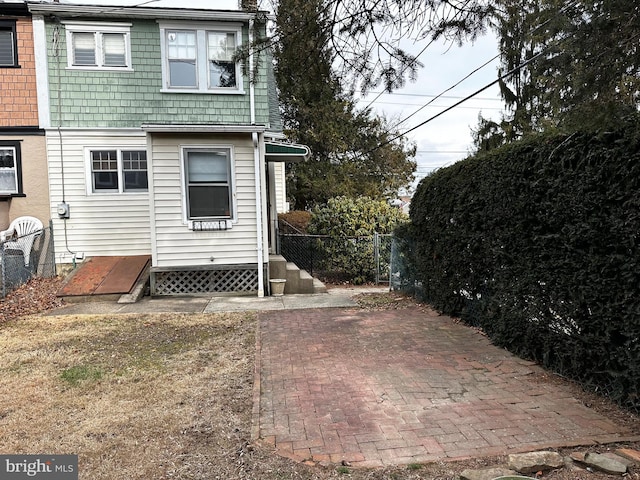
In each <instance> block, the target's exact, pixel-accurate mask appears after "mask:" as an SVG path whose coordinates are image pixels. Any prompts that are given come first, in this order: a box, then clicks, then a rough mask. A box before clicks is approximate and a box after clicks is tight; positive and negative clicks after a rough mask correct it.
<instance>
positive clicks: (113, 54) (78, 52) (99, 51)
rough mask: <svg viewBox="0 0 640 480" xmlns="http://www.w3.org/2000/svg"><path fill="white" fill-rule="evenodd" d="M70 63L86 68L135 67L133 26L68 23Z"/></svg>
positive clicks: (121, 68) (75, 66) (119, 68)
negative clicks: (132, 59)
mask: <svg viewBox="0 0 640 480" xmlns="http://www.w3.org/2000/svg"><path fill="white" fill-rule="evenodd" d="M65 27H66V30H67V65H68V67H69V68H82V69H108V70H126V69H131V67H132V65H131V45H130V25H128V24H82V23H67V24H65Z"/></svg>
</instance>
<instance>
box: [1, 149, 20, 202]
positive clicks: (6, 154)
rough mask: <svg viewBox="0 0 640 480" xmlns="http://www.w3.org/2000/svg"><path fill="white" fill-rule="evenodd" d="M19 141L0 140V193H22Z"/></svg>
mask: <svg viewBox="0 0 640 480" xmlns="http://www.w3.org/2000/svg"><path fill="white" fill-rule="evenodd" d="M21 190H22V172H21V162H20V142H13V141H9V142H5V141H3V142H0V195H4V196H6V195H18V194H21V193H22V191H21Z"/></svg>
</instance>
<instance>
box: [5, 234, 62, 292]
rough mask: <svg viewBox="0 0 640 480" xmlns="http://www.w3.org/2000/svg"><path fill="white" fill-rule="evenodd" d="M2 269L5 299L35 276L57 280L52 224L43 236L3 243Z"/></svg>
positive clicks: (19, 238)
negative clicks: (55, 278)
mask: <svg viewBox="0 0 640 480" xmlns="http://www.w3.org/2000/svg"><path fill="white" fill-rule="evenodd" d="M32 240H33V245H32V246H31V245H30V244H31V241H32ZM0 267H1V268H2V278H1V279H0V280H1V281H2V288H1V289H0V293H1V295H2V298H4V297H6V296H7V295H8V294H9V293H10V292H12V291H13V290H15V289H16V288H18V287H19V286H20V285H22V284H23V283H26V282H27V281H29V280H30V279H31V278H33V277H45V278H51V277H55V276H56V263H55V251H54V248H53V226H52V225H51V223H50V224H49V226H48V227H46V228H44V229H42V231H41V232H40V233H35V234H33V233H32V234H29V235H25V236H24V237H18V238H14V239H11V241H10V242H6V243H2V244H0Z"/></svg>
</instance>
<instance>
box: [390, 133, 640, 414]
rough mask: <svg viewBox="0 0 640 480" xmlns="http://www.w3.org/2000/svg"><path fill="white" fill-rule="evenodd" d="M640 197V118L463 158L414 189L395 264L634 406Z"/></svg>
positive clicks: (496, 336) (504, 337)
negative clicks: (607, 129)
mask: <svg viewBox="0 0 640 480" xmlns="http://www.w3.org/2000/svg"><path fill="white" fill-rule="evenodd" d="M639 192H640V128H639V127H637V126H632V127H629V128H628V129H626V130H624V131H619V132H611V133H607V134H602V135H599V136H594V135H589V134H573V135H570V136H555V137H548V136H547V137H543V138H539V139H535V140H530V141H526V142H521V143H518V144H514V145H511V146H508V147H505V148H502V149H500V150H498V151H495V152H493V153H489V154H487V155H485V156H479V157H475V158H469V159H467V160H465V161H462V162H459V163H457V164H455V165H453V166H451V167H449V168H446V169H443V170H439V171H438V172H436V173H435V174H433V175H431V176H429V177H427V178H425V179H424V180H423V181H422V182H421V184H420V185H419V187H418V190H417V193H416V195H415V196H414V198H413V201H412V208H411V220H412V224H411V226H410V227H406V228H405V229H404V230H401V231H400V232H399V233H400V234H401V235H402V236H403V237H404V239H403V241H402V242H401V243H400V244H399V247H400V249H401V256H404V257H406V258H405V260H406V261H408V262H410V263H412V264H413V265H414V266H413V267H411V268H405V269H404V270H403V269H402V268H395V271H396V272H399V273H400V272H402V273H403V274H405V275H407V277H408V280H406V281H404V288H408V289H411V288H416V287H419V288H420V290H421V292H422V296H423V298H424V300H426V301H428V302H429V303H431V304H432V305H433V306H434V307H436V308H437V309H439V310H440V311H443V312H445V313H448V314H452V315H459V316H461V317H462V319H463V320H464V321H465V322H467V323H469V324H472V325H475V326H479V327H481V328H482V329H483V330H484V331H485V332H486V333H487V334H489V335H490V337H491V338H492V339H493V341H494V342H495V343H496V344H498V345H501V346H505V347H507V348H509V349H510V350H511V351H513V352H515V353H517V354H519V355H521V356H523V357H525V358H530V359H534V360H536V361H538V362H540V363H542V364H544V365H546V366H548V367H550V368H551V369H553V370H555V371H557V372H560V373H561V374H564V375H567V376H570V377H572V378H575V379H578V380H580V381H581V382H582V383H583V384H584V385H587V386H589V387H592V388H593V389H597V390H599V391H601V392H605V393H607V394H609V395H610V396H611V397H613V398H614V399H615V400H617V401H618V402H619V403H620V404H622V405H625V406H628V407H630V408H632V409H634V410H636V411H637V410H640V295H639V294H638V292H639V290H638V288H639V285H640V193H639ZM412 275H413V276H414V277H415V278H411V276H412ZM399 284H401V285H402V284H403V282H399Z"/></svg>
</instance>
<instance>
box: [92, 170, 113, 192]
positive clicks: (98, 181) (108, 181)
mask: <svg viewBox="0 0 640 480" xmlns="http://www.w3.org/2000/svg"><path fill="white" fill-rule="evenodd" d="M93 187H94V189H95V190H118V172H95V173H94V174H93Z"/></svg>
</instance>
